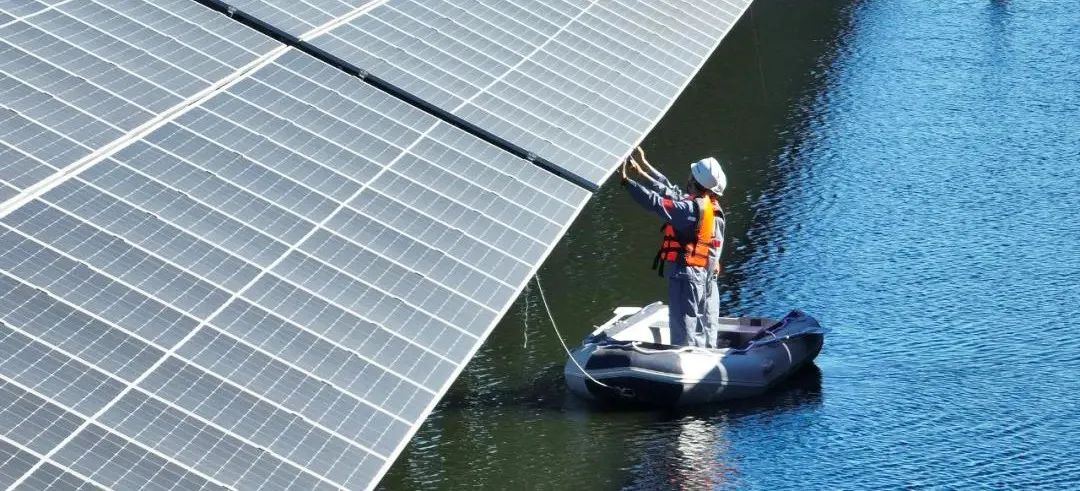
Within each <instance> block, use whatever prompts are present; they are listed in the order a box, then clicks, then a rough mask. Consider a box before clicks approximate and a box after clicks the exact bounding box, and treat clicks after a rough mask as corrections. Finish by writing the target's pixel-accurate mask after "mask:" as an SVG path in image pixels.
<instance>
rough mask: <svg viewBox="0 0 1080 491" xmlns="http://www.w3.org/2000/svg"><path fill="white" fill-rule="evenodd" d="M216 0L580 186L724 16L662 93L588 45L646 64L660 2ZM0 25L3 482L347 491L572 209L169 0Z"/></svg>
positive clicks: (474, 141) (430, 397)
mask: <svg viewBox="0 0 1080 491" xmlns="http://www.w3.org/2000/svg"><path fill="white" fill-rule="evenodd" d="M241 3H243V4H244V5H242V6H241V7H244V8H247V9H249V10H246V12H247V13H249V14H251V15H262V16H264V17H265V18H263V20H264V21H265V22H267V23H268V24H271V25H275V26H277V27H278V28H280V29H282V30H289V31H290V32H294V33H296V35H297V37H308V36H310V33H312V32H316V33H317V32H321V31H325V30H329V31H330V33H331V34H327V35H324V36H312V37H313V39H315V40H317V41H319V42H318V43H315V44H317V45H319V46H320V47H322V48H324V49H326V50H328V51H331V52H333V54H335V55H336V56H340V57H341V58H342V59H345V60H347V61H348V62H349V63H351V64H355V65H356V66H364V64H365V63H368V62H370V63H371V66H370V67H369V68H365V69H370V70H371V71H372V73H376V74H378V75H379V76H381V77H383V78H385V79H386V80H390V81H392V82H393V83H395V84H400V86H401V87H403V88H406V89H408V90H414V91H415V94H416V95H418V96H419V97H424V98H430V99H429V101H430V102H431V103H433V104H436V105H438V106H440V107H444V108H447V109H448V110H449V109H453V112H454V114H457V115H459V116H461V117H463V118H465V119H466V120H467V121H468V122H470V123H474V124H476V125H478V126H480V127H483V128H487V129H489V130H491V131H493V132H495V133H496V134H498V135H499V136H501V137H504V138H507V139H509V140H511V141H512V142H513V143H515V144H518V145H522V147H523V148H526V149H528V150H530V151H532V150H537V151H538V152H539V153H541V155H542V156H543V157H545V158H549V159H551V160H552V162H555V163H556V164H557V165H562V166H565V168H566V169H568V170H571V171H572V172H574V173H577V174H579V175H582V176H588V178H589V179H592V180H593V181H592V182H596V183H599V182H601V181H602V180H603V178H604V177H605V176H606V173H607V170H606V169H607V167H612V166H613V165H614V163H615V162H616V160H617V159H616V158H615V155H618V154H621V153H625V151H626V150H627V149H628V148H629V146H630V145H632V144H634V143H635V142H636V141H637V140H639V139H640V138H641V137H642V136H643V134H644V132H645V131H646V130H647V129H648V128H649V127H650V126H651V125H652V124H653V123H654V122H655V119H656V118H658V117H659V115H660V114H661V113H662V112H663V110H665V109H666V106H667V104H669V103H670V102H671V99H673V98H674V97H675V95H677V93H678V90H679V89H680V88H681V86H682V84H684V83H685V82H686V79H688V78H689V77H690V76H691V75H692V73H693V71H694V70H696V68H697V66H698V65H700V62H701V61H703V60H704V57H705V56H707V54H708V51H709V50H711V47H710V48H707V49H706V47H705V45H706V44H710V43H711V44H713V45H714V44H715V43H716V42H718V41H719V37H720V36H722V34H723V32H725V29H726V28H725V29H719V28H716V29H714V30H713V31H708V32H712V33H713V36H714V37H713V38H708V41H707V42H703V43H704V44H702V43H699V44H701V46H700V47H698V46H695V47H693V48H692V49H689V51H680V52H678V53H674V54H671V55H670V56H674V57H686V58H685V59H684V62H683V63H682V64H681V65H680V66H679V67H678V68H677V69H675V68H671V70H669V71H663V72H660V73H659V74H658V75H657V77H660V78H662V79H663V81H664V82H665V83H666V84H667V85H666V86H665V87H663V88H661V89H657V90H662V91H664V92H663V93H667V94H669V95H668V96H666V97H667V98H666V99H665V98H664V97H665V96H661V95H656V94H654V95H650V94H651V93H649V94H647V93H645V92H642V91H643V90H644V89H643V87H644V85H640V86H639V85H632V84H631V82H633V83H637V84H646V85H655V84H654V83H653V82H655V81H654V80H652V79H643V78H641V76H639V75H634V76H633V77H631V76H629V75H628V76H627V77H625V78H618V79H617V80H616V79H615V78H617V77H615V78H613V77H614V76H615V75H617V74H619V73H624V71H618V70H616V69H618V68H619V67H618V66H617V65H611V64H610V61H611V60H609V59H608V57H612V56H622V57H624V58H623V59H624V60H630V61H633V62H634V63H635V64H643V65H647V66H648V67H649V68H648V70H655V69H657V66H654V65H653V62H656V61H659V57H660V52H661V51H663V50H664V49H666V48H665V47H664V46H666V45H662V44H657V46H658V48H657V49H659V50H660V51H656V50H652V51H648V52H647V53H646V52H645V51H635V50H639V49H640V50H646V49H647V48H648V46H649V45H650V43H658V42H659V41H658V40H659V38H658V37H657V36H660V34H662V33H665V34H670V33H672V32H676V31H677V29H672V28H670V26H674V25H675V23H674V21H675V20H676V17H678V16H682V17H678V18H679V19H687V20H686V21H687V22H689V20H688V19H689V18H690V17H686V16H685V15H684V14H682V13H678V12H676V11H677V10H679V9H682V8H684V7H686V6H687V5H688V4H684V3H682V2H672V3H659V4H651V5H653V6H652V7H649V9H650V10H648V11H649V12H650V13H651V14H650V16H653V17H657V16H656V15H653V14H657V13H665V14H667V16H659V17H657V18H658V20H655V21H652V22H650V23H648V25H649V26H651V27H649V28H641V29H638V28H635V29H634V30H632V31H628V32H627V33H624V34H623V35H622V37H627V36H630V37H634V36H636V38H635V39H634V40H629V39H624V40H621V41H619V42H618V43H614V42H613V40H614V39H615V38H614V37H613V36H614V35H613V34H612V32H613V31H610V29H614V26H615V25H616V24H614V22H615V20H616V19H614V18H608V17H605V16H610V15H615V14H616V13H618V14H619V15H624V16H625V15H637V14H630V13H624V12H621V11H620V10H619V9H622V8H626V7H625V6H622V7H620V6H615V5H614V4H608V3H603V5H601V4H600V3H599V2H594V3H588V4H586V3H585V2H579V3H576V4H571V3H560V2H543V3H541V2H525V1H517V2H516V3H512V2H492V3H491V5H488V4H486V3H480V2H464V0H462V1H459V2H451V1H444V2H398V1H394V0H391V1H390V2H387V3H385V4H383V5H380V6H377V7H375V8H374V10H371V11H367V12H365V13H363V14H362V15H360V14H358V12H360V11H361V10H362V9H361V7H370V6H371V5H370V4H369V5H359V4H346V3H343V2H337V1H335V0H319V1H313V0H307V1H305V2H241ZM656 5H659V7H657V6H656ZM695 5H697V3H695ZM635 6H636V7H643V6H642V5H635ZM703 8H706V7H703V6H698V7H695V9H703ZM707 8H709V9H712V8H714V7H713V6H710V7H707ZM724 8H726V9H729V10H733V11H734V7H724V6H723V5H721V9H724ZM658 9H659V10H658ZM692 10H693V9H692ZM693 11H694V12H695V13H694V15H693V16H691V17H700V15H698V13H697V12H698V11H697V10H693ZM356 15H359V16H358V17H356V18H351V17H345V18H343V17H342V16H356ZM673 16H675V17H673ZM369 17H370V18H369ZM605 19H606V20H605ZM511 22H513V23H515V24H510V23H511ZM680 22H682V21H680ZM517 24H521V26H525V27H528V29H526V28H525V27H519V26H518V25H517ZM432 25H435V26H437V30H436V31H429V32H426V33H424V32H423V31H424V30H425V29H427V28H429V27H431V26H432ZM686 25H692V24H686ZM335 26H336V27H335ZM605 26H607V27H605ZM601 28H602V29H601ZM603 29H609V30H608V31H604V30H603ZM695 29H698V28H695ZM700 29H705V28H704V27H700ZM605 32H606V33H607V34H604V33H605ZM703 32H704V31H703ZM436 34H437V35H436ZM631 34H632V35H633V36H631ZM360 36H368V37H367V38H364V37H360ZM409 36H413V38H410V37H409ZM323 41H325V42H323ZM669 41H670V43H669V44H671V43H676V44H677V43H682V42H684V41H686V40H685V39H683V38H669ZM493 42H494V43H496V44H497V45H498V46H501V47H503V48H502V49H499V50H496V49H494V48H493V45H492V44H491V43H493ZM0 43H2V44H0V76H2V77H3V79H2V82H0V114H2V119H0V152H2V153H0V155H2V157H0V393H2V394H3V395H2V396H0V486H3V487H5V488H6V487H8V486H12V487H17V488H20V489H41V488H49V487H54V488H67V489H72V488H81V487H82V488H87V489H93V488H135V487H138V488H147V489H189V488H190V489H195V488H218V487H232V488H245V489H254V488H258V489H279V488H280V489H286V488H289V489H317V488H328V489H333V488H370V487H372V486H374V485H375V483H376V482H377V480H378V478H379V477H380V476H381V475H382V473H384V472H385V471H386V469H387V468H388V467H389V465H390V463H391V462H392V461H393V459H394V458H395V457H396V456H397V454H398V453H399V452H400V451H401V449H402V448H403V446H404V445H405V443H406V442H407V441H408V439H409V437H410V436H411V435H412V433H413V432H414V431H415V430H416V428H417V427H418V426H419V425H420V424H421V423H422V422H423V421H424V419H425V417H426V416H427V414H428V413H429V412H430V411H431V409H432V407H433V406H434V404H435V403H436V402H437V401H438V399H439V398H440V397H441V395H442V394H443V393H444V392H445V390H446V389H447V388H449V386H450V384H451V383H452V382H453V379H454V378H455V377H456V376H457V374H458V373H459V371H460V370H461V368H462V367H463V366H464V365H465V364H466V363H467V362H468V361H469V359H470V358H471V357H472V355H473V353H475V351H476V349H478V348H479V346H480V344H481V343H482V342H483V340H484V339H485V338H486V336H487V334H488V333H489V332H490V330H491V329H492V328H493V327H494V325H495V323H496V322H497V321H498V320H499V318H500V317H501V316H502V314H503V313H504V312H505V310H506V309H507V308H508V306H509V305H510V303H511V302H512V301H513V300H514V299H515V297H516V296H517V295H518V293H519V292H520V290H521V289H522V288H523V286H524V284H525V282H526V281H528V279H529V278H530V277H531V275H532V274H533V273H534V272H535V270H536V268H537V267H539V265H540V263H541V262H542V261H543V259H544V258H545V257H546V255H547V254H548V253H549V252H550V250H551V248H552V247H553V246H554V244H555V243H556V242H557V241H558V240H559V239H560V238H561V237H562V235H563V234H564V233H565V231H566V228H567V227H568V226H569V224H570V223H571V222H572V221H573V218H574V217H575V216H576V214H577V213H578V212H579V211H580V210H581V208H582V207H583V205H584V203H585V202H586V201H587V200H588V198H589V197H590V194H589V192H588V191H586V190H585V189H583V188H582V187H580V186H577V185H575V184H573V183H571V182H570V181H568V180H565V179H563V178H560V177H558V176H556V175H555V174H553V173H551V172H548V171H547V170H544V169H542V168H541V167H539V166H537V165H535V164H533V163H531V162H529V161H527V160H523V159H521V158H518V157H516V156H514V155H513V154H511V153H509V152H507V151H505V150H504V149H502V148H500V147H499V146H496V145H493V144H492V143H490V142H486V141H484V140H482V139H481V138H478V137H477V136H475V135H474V134H471V133H469V132H466V131H463V130H462V129H460V128H458V127H457V126H455V125H454V124H450V123H448V122H446V121H443V120H441V119H439V118H438V117H436V116H433V115H432V114H429V113H428V112H425V111H423V110H421V109H418V108H417V107H414V106H413V105H410V104H408V103H406V102H403V101H402V100H399V99H398V98H395V97H393V96H392V95H390V94H387V93H386V92H383V91H381V90H379V89H377V88H375V87H373V86H371V85H368V84H366V83H364V82H362V81H361V80H360V79H357V78H355V77H352V76H350V75H347V74H346V73H345V72H343V71H341V70H340V69H338V68H337V67H334V66H332V65H330V64H328V63H325V62H324V61H321V60H319V59H316V58H313V57H311V56H309V55H308V54H305V53H303V52H301V51H300V50H297V49H294V48H285V47H283V46H282V45H280V44H279V43H277V42H275V41H273V40H272V39H271V38H270V37H268V36H265V35H263V34H260V33H258V32H256V31H254V30H251V29H248V28H247V27H245V26H243V25H242V24H241V23H239V22H236V21H234V20H232V19H229V18H228V17H226V16H223V15H221V14H219V13H217V12H214V11H213V10H211V9H209V8H207V7H204V6H203V5H200V4H199V3H196V2H194V1H192V0H152V1H143V0H93V1H89V0H85V1H79V0H75V1H67V2H45V1H33V0H0ZM395 43H396V44H395ZM628 43H629V44H628ZM358 46H365V47H366V48H365V49H370V50H372V51H371V52H370V53H367V52H363V51H362V50H360V49H359V48H358ZM391 46H393V47H394V48H391ZM620 46H621V47H620ZM629 46H633V48H632V49H631V48H627V47H629ZM345 48H348V50H346V49H345ZM648 49H650V50H651V49H652V48H648ZM350 50H351V51H350ZM380 50H381V51H380ZM590 50H591V51H590ZM395 53H396V54H397V56H398V57H397V58H395V57H394V56H391V55H393V54H395ZM605 53H606V54H605ZM648 53H651V54H649V55H648V56H645V54H648ZM481 55H483V56H481ZM364 56H367V58H365V57H364ZM574 56H577V57H580V59H578V58H574ZM586 60H593V63H592V64H590V63H587V62H586ZM466 61H467V63H463V62H466ZM668 61H670V60H668ZM458 65H460V66H458ZM682 65H687V66H686V67H683V66H682ZM691 65H692V66H691ZM481 67H482V68H483V69H482V70H481V69H480V68H481ZM601 68H604V69H605V70H616V71H603V70H600V69H601ZM669 68H670V67H669ZM680 70H681V71H680ZM680 74H681V75H680ZM609 76H610V77H609ZM410 77H411V78H410ZM679 77H681V78H679ZM538 84H539V85H538ZM669 86H670V87H669ZM654 88H655V87H654ZM628 94H633V95H634V98H628V97H627V96H626V95H628ZM654 96H655V97H654ZM500 101H501V102H500ZM646 103H647V104H646ZM635 104H642V105H641V106H640V107H638V106H635ZM451 106H456V107H451ZM586 108H596V109H595V110H586ZM601 108H603V109H601ZM566 111H573V112H566ZM642 111H644V112H642ZM568 114H574V115H575V117H574V118H570V119H569V120H568V119H566V118H567V115H568ZM632 115H633V116H635V117H636V118H637V119H634V120H633V122H632V124H630V122H628V121H624V120H626V119H627V118H630V116H632ZM650 115H651V116H650ZM518 116H529V117H521V118H519V117H518ZM604 118H607V119H604ZM571 120H572V121H571ZM568 121H571V123H568ZM511 122H512V123H511ZM616 123H618V124H616ZM624 123H626V125H625V127H623V126H619V125H624ZM489 125H490V126H489ZM551 125H560V127H561V128H563V129H566V130H569V131H570V132H569V133H565V134H561V133H556V132H553V130H552V129H551V127H550V126H551ZM635 128H639V129H635ZM616 130H618V131H617V133H618V134H617V135H616V134H615V133H616ZM596 132H599V133H596ZM601 133H602V134H603V135H608V136H612V138H610V139H607V137H606V136H605V137H604V138H601V136H603V135H601ZM566 135H571V136H574V138H576V140H575V139H567V138H566ZM526 137H527V138H526ZM578 140H580V141H578ZM586 143H587V144H588V145H591V147H587V146H582V145H584V144H586ZM544 144H548V145H554V146H545V145H544ZM534 145H535V146H534ZM556 147H558V148H560V149H563V150H565V151H566V153H557V152H554V151H552V149H553V148H556ZM597 150H602V151H603V152H605V153H603V155H601V154H600V153H590V152H594V151H597ZM575 159H576V160H575ZM587 159H592V160H587ZM585 165H588V166H592V167H584V166H585ZM605 166H606V167H605ZM593 168H595V169H593Z"/></svg>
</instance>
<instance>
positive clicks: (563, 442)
mask: <svg viewBox="0 0 1080 491" xmlns="http://www.w3.org/2000/svg"><path fill="white" fill-rule="evenodd" d="M1078 12H1080V9H1077V8H1076V4H1075V3H1074V2H1062V1H1058V0H1029V1H1013V2H1010V1H1006V0H999V1H987V0H983V1H975V0H953V1H948V2H933V1H925V0H876V1H863V2H839V1H814V2H807V1H800V0H788V1H780V0H758V2H757V5H756V7H755V8H754V11H753V16H752V17H751V16H750V15H748V16H747V17H746V18H744V20H743V21H742V22H741V23H740V25H739V26H738V27H737V28H736V30H735V31H734V32H733V33H732V35H731V36H730V37H729V38H728V39H727V40H726V41H725V42H724V45H723V46H722V47H721V49H720V50H719V51H718V52H717V54H716V56H715V57H714V58H713V60H711V61H710V62H709V64H708V65H707V66H706V68H705V70H703V72H702V74H701V75H700V76H699V77H698V79H697V80H695V82H694V84H693V85H692V86H691V88H690V89H689V90H688V91H687V93H686V94H685V95H684V96H683V98H682V99H680V101H679V102H678V103H677V104H676V107H675V108H673V110H672V112H671V113H670V114H669V116H668V117H667V118H666V119H665V120H664V121H663V122H662V123H661V124H660V125H659V126H658V127H657V128H656V130H655V131H654V132H653V133H652V134H651V135H650V137H649V139H648V140H647V142H646V148H647V149H648V150H649V156H650V158H651V159H652V160H653V161H654V163H661V164H662V166H663V167H664V168H666V169H668V170H670V171H671V174H673V178H675V179H677V180H679V181H681V180H682V179H683V175H682V173H683V169H684V165H685V164H684V162H687V161H689V160H691V159H692V158H697V157H699V156H701V155H705V154H713V155H717V156H718V157H721V158H722V159H723V160H725V161H727V162H728V165H727V170H728V175H729V180H730V182H731V187H730V190H729V192H728V193H727V196H725V203H724V205H725V209H726V211H727V212H728V216H729V218H730V225H729V229H728V233H729V237H728V247H729V250H728V251H727V252H726V262H727V266H728V275H727V276H726V277H724V278H723V281H722V283H723V285H722V286H723V291H724V292H725V294H724V297H723V299H724V304H725V308H726V309H727V310H729V311H730V312H732V313H740V314H741V313H747V314H750V313H754V314H769V315H778V314H782V313H783V312H784V311H786V310H787V309H790V308H794V307H800V308H803V309H805V310H807V311H809V312H811V313H813V314H814V315H816V316H817V317H819V318H820V319H821V321H822V322H823V324H825V325H827V326H829V327H831V328H832V333H831V335H830V336H829V337H828V338H827V339H826V345H825V349H824V351H823V352H822V354H821V356H820V357H819V358H818V361H817V366H816V367H813V368H811V369H810V370H808V371H806V372H803V373H801V374H799V376H798V377H797V378H796V379H794V380H791V381H790V382H789V383H787V384H786V385H785V386H784V387H781V388H779V389H778V390H777V391H775V392H774V393H772V394H770V395H769V396H768V397H764V398H761V399H757V400H752V401H746V402H741V403H739V404H735V405H727V406H719V407H706V408H698V409H694V410H692V411H682V412H649V411H631V412H617V411H597V410H595V409H590V408H588V407H584V406H583V405H582V404H580V403H579V402H577V401H575V400H573V399H572V398H571V397H569V396H568V395H567V394H566V392H565V388H564V387H563V385H562V378H561V368H562V363H563V361H564V360H565V355H564V354H563V353H562V348H561V347H560V346H559V345H558V341H557V340H556V338H555V336H554V334H553V333H552V331H551V328H550V326H549V324H548V323H547V322H545V321H544V320H543V319H542V317H541V316H542V310H541V307H540V306H539V303H538V302H539V300H538V297H537V295H536V291H535V288H533V289H531V290H530V291H527V292H526V294H525V295H523V296H522V298H521V299H519V300H518V303H517V304H516V305H515V306H514V308H513V309H512V310H511V311H510V313H509V314H508V315H507V317H506V319H505V320H504V321H503V322H502V324H501V325H500V326H499V327H498V328H497V329H496V331H495V333H494V334H493V335H492V337H491V339H490V340H489V341H488V343H487V344H486V345H485V348H484V349H483V350H482V351H481V353H480V354H479V355H478V356H477V358H476V359H475V360H474V361H473V362H472V363H471V364H470V365H469V367H468V369H467V370H466V371H465V372H464V373H463V375H462V377H461V378H460V379H459V381H458V383H457V384H456V385H455V386H454V388H453V389H452V390H451V391H450V393H449V394H448V396H447V397H446V399H445V400H444V401H443V402H442V403H441V404H440V405H439V407H438V408H437V409H436V411H435V413H434V414H433V416H432V417H431V419H430V420H429V421H428V423H427V424H426V425H425V426H424V427H423V428H422V429H421V430H420V432H419V433H418V434H417V437H416V438H415V439H414V441H413V442H412V444H411V445H410V447H409V448H408V449H407V450H406V452H405V453H403V454H402V456H401V458H400V459H399V461H398V462H397V464H396V466H395V467H394V469H393V470H392V471H391V473H390V474H389V475H388V476H387V477H386V479H385V480H384V482H383V486H384V487H386V488H395V489H396V488H403V489H420V488H432V487H438V488H453V489H457V488H462V487H484V488H522V487H528V488H549V489H559V488H570V487H573V488H578V489H583V488H587V487H588V488H598V489H610V488H628V489H658V488H683V489H698V488H710V487H719V488H724V487H731V488H745V489H780V488H798V489H805V488H821V489H836V488H872V487H877V488H890V489H891V488H898V487H933V488H939V487H952V488H973V487H988V488H1002V487H1021V486H1022V487H1034V486H1043V487H1047V488H1077V487H1080V395H1078V394H1080V325H1077V323H1076V322H1075V320H1074V319H1077V318H1078V317H1080V13H1078ZM657 226H658V224H657V223H656V222H655V221H654V220H653V219H652V218H650V217H648V216H646V215H644V214H643V213H641V212H639V211H638V210H637V209H636V208H634V205H633V204H631V203H630V202H629V200H628V199H627V198H626V197H625V196H624V195H623V191H622V190H621V189H619V188H618V186H607V187H605V188H604V189H603V190H602V191H601V192H600V193H599V194H598V195H597V197H596V198H595V199H594V200H593V202H592V203H591V204H590V206H589V208H588V209H587V210H586V212H585V213H583V215H582V216H581V217H580V218H579V219H578V221H577V223H576V224H575V225H574V227H573V228H572V229H571V231H570V234H569V235H568V236H567V238H566V239H565V240H564V241H563V243H562V244H561V245H560V246H559V247H558V248H557V249H556V251H555V252H554V253H553V255H552V257H551V258H550V259H549V260H548V262H547V263H546V264H545V265H544V267H543V268H542V270H541V273H540V276H541V278H542V280H543V284H544V286H545V290H546V291H547V293H548V297H549V300H550V301H551V303H552V307H553V308H554V310H555V315H556V318H557V320H558V321H559V324H560V327H561V329H562V330H563V335H564V336H566V337H567V338H568V341H569V342H571V343H574V344H576V343H577V342H578V341H579V340H580V338H581V337H582V336H583V335H584V334H585V332H586V331H587V330H588V329H589V328H590V326H591V325H592V324H595V323H599V322H602V321H603V320H605V319H606V318H607V317H609V312H610V309H611V308H612V307H614V306H617V305H633V304H642V303H645V302H648V301H652V300H655V299H660V298H662V297H663V295H664V285H663V282H662V280H660V279H658V278H656V277H655V275H654V274H653V273H652V272H651V271H649V269H648V264H649V261H650V259H651V257H652V254H653V252H654V248H655V247H656V244H657V242H658V240H659V239H658V237H657V235H656V234H657V232H656V227H657ZM526 333H527V335H528V344H527V347H526V346H524V345H523V344H524V338H525V334H526Z"/></svg>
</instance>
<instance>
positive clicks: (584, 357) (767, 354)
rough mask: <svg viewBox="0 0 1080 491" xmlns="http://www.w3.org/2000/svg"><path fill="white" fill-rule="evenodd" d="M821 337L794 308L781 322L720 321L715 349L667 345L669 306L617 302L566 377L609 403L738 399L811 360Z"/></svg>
mask: <svg viewBox="0 0 1080 491" xmlns="http://www.w3.org/2000/svg"><path fill="white" fill-rule="evenodd" d="M824 335H825V331H824V329H822V327H821V326H820V325H819V324H818V322H817V320H815V319H814V318H813V317H810V316H809V315H806V314H805V313H803V312H801V311H798V310H796V311H792V312H791V313H789V314H788V315H786V316H784V318H782V319H780V320H770V319H765V318H759V317H724V318H721V319H720V332H719V339H720V344H721V346H723V347H721V348H719V349H706V348H692V347H687V346H671V345H668V344H666V343H667V342H669V340H670V339H671V336H670V333H669V331H668V328H667V306H665V305H663V304H662V303H659V302H657V303H653V304H650V305H648V306H646V307H644V308H636V307H620V308H618V309H615V317H613V318H612V319H611V320H609V321H607V322H606V323H604V325H602V326H600V327H598V328H597V329H596V330H595V331H593V332H592V334H590V335H589V336H588V337H587V338H585V341H584V342H583V343H582V345H581V346H580V347H578V348H577V349H575V350H574V351H573V352H572V353H571V356H572V357H573V359H571V360H567V363H566V367H565V368H564V370H563V375H564V376H565V377H566V384H567V386H568V387H569V388H570V390H571V391H572V392H573V393H575V394H577V395H579V396H581V397H584V398H587V399H593V400H599V401H606V402H616V403H618V402H630V403H646V404H656V405H685V404H700V403H706V402H716V401H723V400H729V399H738V398H742V397H749V396H754V395H758V394H761V393H762V392H765V391H766V390H768V389H769V388H770V387H772V386H774V385H776V384H777V383H778V382H780V381H782V380H783V379H784V378H785V377H787V376H788V375H790V374H791V373H794V372H795V371H796V370H797V369H799V368H800V367H802V366H803V365H805V364H807V363H809V362H811V361H813V359H814V358H815V357H816V356H817V354H818V352H819V351H821V346H822V343H823V342H824ZM575 361H576V362H577V363H575ZM579 365H580V367H583V368H584V370H585V372H587V373H588V376H586V375H585V374H584V373H583V372H582V370H581V369H580V368H579ZM590 377H591V379H590ZM597 381H599V382H600V384H598V383H597ZM601 384H603V385H601Z"/></svg>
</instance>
